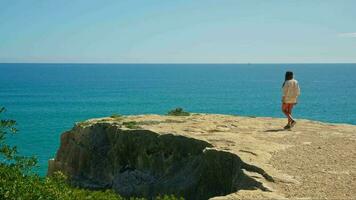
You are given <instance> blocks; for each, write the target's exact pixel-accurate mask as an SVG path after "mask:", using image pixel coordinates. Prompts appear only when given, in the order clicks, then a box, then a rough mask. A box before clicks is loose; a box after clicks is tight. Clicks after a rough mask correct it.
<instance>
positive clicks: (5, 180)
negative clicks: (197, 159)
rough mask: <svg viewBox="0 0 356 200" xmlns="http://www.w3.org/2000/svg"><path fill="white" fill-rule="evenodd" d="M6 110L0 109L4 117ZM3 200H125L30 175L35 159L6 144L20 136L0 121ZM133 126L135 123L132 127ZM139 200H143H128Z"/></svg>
mask: <svg viewBox="0 0 356 200" xmlns="http://www.w3.org/2000/svg"><path fill="white" fill-rule="evenodd" d="M4 111H5V109H4V108H0V117H2V114H3V112H4ZM0 119H1V120H0V199H6V200H20V199H21V200H27V199H36V200H37V199H43V200H71V199H75V200H84V199H85V200H124V198H123V197H121V196H119V195H118V194H116V193H114V192H113V191H112V190H105V191H92V190H87V189H79V188H74V187H71V186H70V185H69V184H68V182H67V178H66V177H65V176H64V175H63V174H62V173H60V172H56V173H55V174H54V175H53V176H51V177H45V178H42V177H40V176H38V175H37V174H34V173H32V172H31V169H32V168H33V167H34V166H36V165H37V160H36V158H35V157H24V156H20V155H19V154H18V151H17V148H16V147H15V146H11V145H8V144H6V138H7V136H9V135H13V134H15V133H16V132H17V129H16V128H15V126H16V121H14V120H9V119H2V118H0ZM129 124H132V123H129ZM129 199H130V200H139V199H142V198H129ZM181 199H183V198H176V197H174V196H168V195H165V196H158V197H157V198H156V200H181Z"/></svg>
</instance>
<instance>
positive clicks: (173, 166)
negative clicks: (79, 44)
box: [48, 113, 356, 200]
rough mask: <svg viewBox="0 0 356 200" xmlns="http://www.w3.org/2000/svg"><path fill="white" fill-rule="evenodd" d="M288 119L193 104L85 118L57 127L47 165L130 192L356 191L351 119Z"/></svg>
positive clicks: (204, 195)
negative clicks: (185, 112) (177, 110)
mask: <svg viewBox="0 0 356 200" xmlns="http://www.w3.org/2000/svg"><path fill="white" fill-rule="evenodd" d="M285 123H286V119H278V118H269V117H241V116H231V115H219V114H198V113H197V114H191V115H190V116H163V115H134V116H122V117H107V118H98V119H90V120H87V121H84V122H81V123H77V124H76V126H75V127H74V128H73V129H72V130H70V131H67V132H65V133H63V134H62V137H61V146H60V148H59V150H58V152H57V154H56V157H55V158H54V159H52V160H50V161H49V169H48V174H49V175H51V174H52V173H53V172H54V171H58V170H61V171H63V172H64V173H66V174H67V175H68V176H69V177H70V178H71V179H72V180H73V184H75V185H78V186H81V187H87V188H113V189H114V190H115V191H117V192H119V193H120V194H124V195H125V194H126V195H127V196H130V195H137V196H146V197H150V196H154V195H155V194H157V193H160V192H162V191H165V192H170V193H174V191H177V194H178V195H179V194H186V195H187V197H186V199H214V200H218V199H219V200H220V199H356V126H354V125H347V124H331V123H321V122H316V121H310V120H303V119H299V120H298V119H297V124H296V126H295V127H294V128H293V129H292V130H284V129H283V126H284V125H285ZM104 134H105V137H103V136H102V135H104ZM130 137H134V138H136V139H130ZM175 140H176V142H172V141H175ZM118 141H119V142H118ZM135 145H136V146H135ZM102 147H103V148H102ZM123 149H125V150H123ZM93 152H95V153H93ZM94 154H98V155H97V156H96V155H94ZM127 154H130V156H126V155H127ZM131 154H132V155H131ZM143 154H144V155H143ZM123 157H125V158H123ZM98 160H100V162H98ZM113 163H114V164H113ZM98 171H100V172H98ZM170 187H171V188H170ZM194 188H195V189H194ZM210 191H212V192H210Z"/></svg>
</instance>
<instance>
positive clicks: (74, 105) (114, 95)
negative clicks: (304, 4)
mask: <svg viewBox="0 0 356 200" xmlns="http://www.w3.org/2000/svg"><path fill="white" fill-rule="evenodd" d="M286 70H292V71H293V72H294V73H295V78H296V79H297V80H298V81H299V84H300V87H301V96H300V98H299V104H298V105H297V106H296V108H295V110H294V113H295V114H294V116H295V117H297V118H305V119H313V120H319V121H325V122H336V123H350V124H356V64H0V106H5V107H6V109H7V112H6V115H5V116H6V117H8V118H12V119H15V120H17V122H18V128H19V129H20V132H19V134H17V135H16V136H15V137H12V138H10V142H11V143H12V144H16V145H17V146H18V148H19V150H20V152H21V153H22V154H25V155H37V157H38V159H39V168H38V169H37V171H38V172H39V173H40V174H41V175H45V174H46V170H47V160H48V159H49V158H52V157H54V155H55V153H56V150H57V148H58V146H59V141H60V140H59V137H60V134H61V133H62V132H64V131H65V130H68V129H70V128H71V127H73V125H74V123H75V122H78V121H81V120H85V119H88V118H96V117H103V116H109V115H111V114H114V113H116V114H145V113H156V114H165V113H166V112H167V111H168V110H170V109H172V108H175V107H183V108H184V109H186V110H188V111H191V112H203V113H223V114H235V115H244V116H271V117H283V115H282V113H281V111H280V107H281V105H280V103H281V85H282V82H283V79H284V73H285V71H286Z"/></svg>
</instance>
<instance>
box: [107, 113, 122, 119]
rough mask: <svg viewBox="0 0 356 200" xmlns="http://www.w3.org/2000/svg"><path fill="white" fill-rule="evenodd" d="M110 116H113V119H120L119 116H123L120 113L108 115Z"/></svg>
mask: <svg viewBox="0 0 356 200" xmlns="http://www.w3.org/2000/svg"><path fill="white" fill-rule="evenodd" d="M110 117H111V118H114V119H121V118H123V116H122V115H119V114H115V113H114V114H112V115H111V116H110Z"/></svg>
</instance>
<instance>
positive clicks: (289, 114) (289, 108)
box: [282, 104, 294, 125]
mask: <svg viewBox="0 0 356 200" xmlns="http://www.w3.org/2000/svg"><path fill="white" fill-rule="evenodd" d="M292 109H293V104H283V105H282V111H283V113H284V114H285V115H286V117H287V118H288V125H290V124H291V123H292V122H293V121H294V119H293V117H292Z"/></svg>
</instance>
